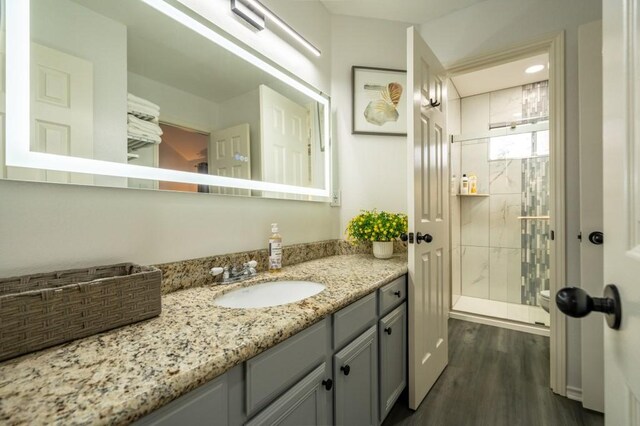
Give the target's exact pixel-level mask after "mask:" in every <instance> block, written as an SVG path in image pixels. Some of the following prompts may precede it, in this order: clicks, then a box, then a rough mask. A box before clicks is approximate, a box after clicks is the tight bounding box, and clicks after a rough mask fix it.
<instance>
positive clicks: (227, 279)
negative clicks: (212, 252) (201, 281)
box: [209, 260, 258, 284]
mask: <svg viewBox="0 0 640 426" xmlns="http://www.w3.org/2000/svg"><path fill="white" fill-rule="evenodd" d="M256 266H258V262H256V261H255V260H250V261H249V262H247V263H243V264H242V267H238V266H232V267H231V269H230V268H229V267H228V266H225V267H224V268H221V267H216V268H211V270H210V271H209V274H211V275H212V276H214V277H215V276H218V275H220V274H222V284H231V283H237V282H240V281H244V280H246V279H247V278H251V277H253V276H255V275H256V274H257V272H256Z"/></svg>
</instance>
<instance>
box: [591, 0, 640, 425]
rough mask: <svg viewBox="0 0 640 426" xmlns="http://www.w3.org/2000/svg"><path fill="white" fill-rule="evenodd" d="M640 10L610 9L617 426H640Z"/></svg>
mask: <svg viewBox="0 0 640 426" xmlns="http://www.w3.org/2000/svg"><path fill="white" fill-rule="evenodd" d="M639 10H640V0H625V1H605V2H603V31H602V33H603V57H602V59H603V76H602V77H603V92H602V93H603V142H604V143H603V145H604V149H603V151H602V153H603V164H604V167H603V188H604V209H603V212H604V235H605V237H606V238H605V244H604V284H615V285H616V286H617V287H618V289H619V291H620V296H621V299H622V323H621V326H620V329H619V330H617V331H616V330H612V329H610V328H608V327H605V333H604V360H605V421H606V423H607V425H612V426H614V425H615V426H627V425H630V426H638V425H640V362H638V360H640V278H639V277H640V14H639ZM592 296H593V295H592ZM597 296H600V295H597ZM593 315H595V314H593Z"/></svg>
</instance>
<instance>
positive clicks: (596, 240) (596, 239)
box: [589, 231, 604, 246]
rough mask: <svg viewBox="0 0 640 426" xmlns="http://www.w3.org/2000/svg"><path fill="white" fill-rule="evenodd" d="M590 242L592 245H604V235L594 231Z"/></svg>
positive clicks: (590, 236)
mask: <svg viewBox="0 0 640 426" xmlns="http://www.w3.org/2000/svg"><path fill="white" fill-rule="evenodd" d="M589 241H591V243H592V244H595V245H597V246H599V245H600V244H602V243H604V234H603V233H602V232H600V231H594V232H592V233H590V234H589Z"/></svg>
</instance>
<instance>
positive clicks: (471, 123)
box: [460, 93, 490, 135]
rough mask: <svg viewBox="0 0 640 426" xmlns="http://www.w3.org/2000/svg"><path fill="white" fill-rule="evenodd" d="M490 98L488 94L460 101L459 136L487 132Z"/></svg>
mask: <svg viewBox="0 0 640 426" xmlns="http://www.w3.org/2000/svg"><path fill="white" fill-rule="evenodd" d="M489 109H490V97H489V94H488V93H483V94H481V95H475V96H468V97H466V98H462V99H461V101H460V129H461V130H462V132H461V134H463V135H464V134H469V133H478V132H486V131H487V130H489Z"/></svg>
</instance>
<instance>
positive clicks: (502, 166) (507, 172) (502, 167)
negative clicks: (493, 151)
mask: <svg viewBox="0 0 640 426" xmlns="http://www.w3.org/2000/svg"><path fill="white" fill-rule="evenodd" d="M489 193H490V194H520V193H522V160H496V161H490V162H489Z"/></svg>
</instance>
